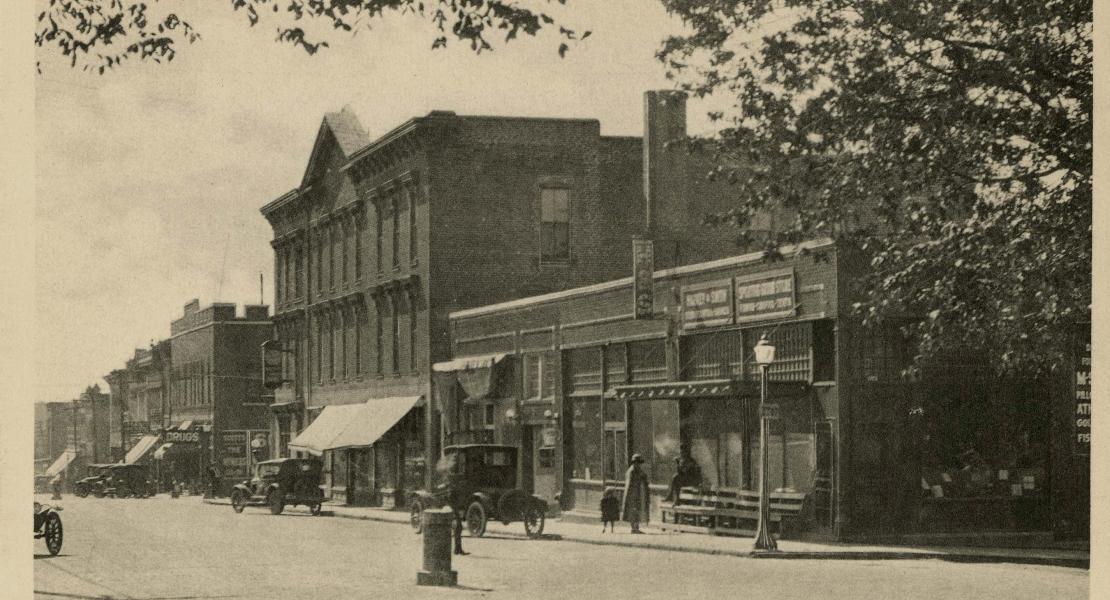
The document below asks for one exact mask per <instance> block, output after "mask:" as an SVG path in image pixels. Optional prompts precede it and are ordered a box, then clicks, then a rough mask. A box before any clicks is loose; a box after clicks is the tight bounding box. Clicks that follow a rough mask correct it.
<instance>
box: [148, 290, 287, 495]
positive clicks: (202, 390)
mask: <svg viewBox="0 0 1110 600" xmlns="http://www.w3.org/2000/svg"><path fill="white" fill-rule="evenodd" d="M272 330H273V323H272V322H271V320H270V314H269V307H268V306H262V305H247V306H244V307H243V311H242V314H238V315H237V314H236V306H235V305H234V304H226V303H214V304H212V305H211V306H208V307H205V308H201V307H200V302H199V301H198V300H196V299H194V300H191V301H190V302H189V303H188V304H186V305H185V307H184V311H183V314H182V316H181V317H180V318H178V319H175V320H174V321H173V322H172V323H171V324H170V337H169V339H168V340H167V341H166V343H165V344H164V345H163V348H165V349H166V350H168V354H167V355H166V356H164V357H163V358H162V360H163V361H164V364H166V365H168V368H167V382H168V387H167V393H166V399H167V402H166V410H165V414H164V415H163V417H164V418H163V423H164V426H163V427H161V428H160V433H161V438H160V442H161V445H160V446H159V448H157V449H156V450H155V451H154V457H155V458H156V459H157V460H159V461H160V467H161V468H160V469H159V471H160V476H161V478H162V479H163V480H164V483H165V481H170V480H177V481H185V482H190V483H192V484H193V485H194V487H197V486H199V485H201V484H202V482H206V481H207V473H208V469H209V468H210V467H213V466H214V467H215V469H216V471H217V472H218V473H220V474H221V479H222V480H223V483H224V485H223V487H224V488H227V487H228V486H230V485H232V484H234V483H235V482H237V481H242V480H244V479H246V478H247V477H248V474H249V467H250V464H251V462H252V461H253V460H254V459H255V458H256V457H255V454H257V453H252V445H251V444H252V442H253V444H254V446H253V447H254V448H258V447H266V451H267V452H268V444H269V420H270V417H269V408H268V404H267V401H266V399H265V398H264V394H263V388H262V381H261V376H260V373H261V370H262V343H263V342H265V341H266V340H268V339H270V338H271V336H272ZM223 491H226V489H225V490H223Z"/></svg>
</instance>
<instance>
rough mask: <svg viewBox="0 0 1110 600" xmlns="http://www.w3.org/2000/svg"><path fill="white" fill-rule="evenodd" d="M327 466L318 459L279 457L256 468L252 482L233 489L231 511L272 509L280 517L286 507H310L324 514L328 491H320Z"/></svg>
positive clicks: (314, 511) (313, 512)
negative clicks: (251, 507) (248, 508)
mask: <svg viewBox="0 0 1110 600" xmlns="http://www.w3.org/2000/svg"><path fill="white" fill-rule="evenodd" d="M322 472H323V464H322V463H321V462H320V460H319V459H316V458H278V459H275V460H266V461H262V462H260V463H256V464H255V465H254V470H253V473H252V476H251V478H250V479H249V480H247V481H244V482H242V483H238V484H236V485H235V487H234V488H232V490H231V508H233V509H234V510H235V512H237V513H241V512H243V509H244V508H246V507H247V506H263V505H265V506H269V507H270V513H271V514H275V515H280V514H281V512H282V511H283V510H285V507H286V506H296V505H298V504H301V505H304V506H307V507H308V509H309V512H311V513H312V514H314V515H318V514H320V509H321V504H322V503H323V502H324V491H323V490H322V489H320V478H321V474H322Z"/></svg>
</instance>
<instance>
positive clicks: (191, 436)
mask: <svg viewBox="0 0 1110 600" xmlns="http://www.w3.org/2000/svg"><path fill="white" fill-rule="evenodd" d="M162 441H163V442H166V443H174V444H199V443H200V432H199V431H166V432H163V433H162Z"/></svg>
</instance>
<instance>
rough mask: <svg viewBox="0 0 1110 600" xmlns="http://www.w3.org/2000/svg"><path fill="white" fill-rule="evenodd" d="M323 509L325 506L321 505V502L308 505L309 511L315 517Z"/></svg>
mask: <svg viewBox="0 0 1110 600" xmlns="http://www.w3.org/2000/svg"><path fill="white" fill-rule="evenodd" d="M322 509H323V507H322V506H321V505H320V503H319V502H314V503H312V504H310V505H309V506H308V512H310V513H312V516H314V517H318V516H320V512H321V510H322Z"/></svg>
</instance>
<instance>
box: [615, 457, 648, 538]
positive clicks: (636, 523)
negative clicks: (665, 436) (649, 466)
mask: <svg viewBox="0 0 1110 600" xmlns="http://www.w3.org/2000/svg"><path fill="white" fill-rule="evenodd" d="M630 462H631V463H632V464H631V465H629V467H628V471H627V472H625V474H624V504H623V506H622V507H621V508H622V509H623V510H622V511H621V512H623V513H624V520H625V521H628V523H629V524H630V525H631V526H632V533H643V532H642V531H640V520H641V519H642V518H643V516H644V513H645V512H646V506H647V500H648V478H647V474H646V473H644V470H643V469H642V468H640V465H641V464H642V463H643V462H644V457H642V456H640V455H639V454H633V455H632V460H631V461H630Z"/></svg>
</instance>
